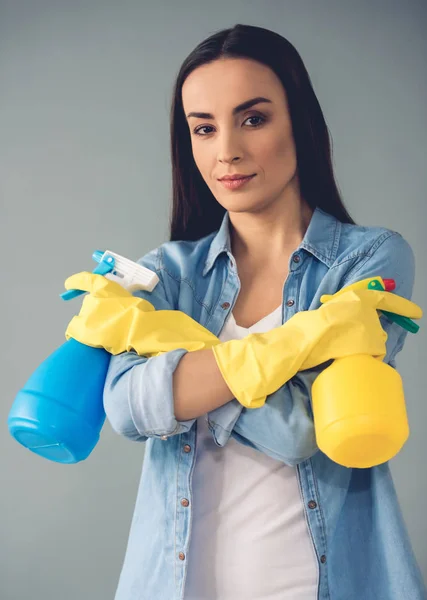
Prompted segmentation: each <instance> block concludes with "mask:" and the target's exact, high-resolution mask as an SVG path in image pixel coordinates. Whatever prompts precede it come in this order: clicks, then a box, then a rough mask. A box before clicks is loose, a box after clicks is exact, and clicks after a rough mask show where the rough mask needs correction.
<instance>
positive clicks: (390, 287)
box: [383, 279, 396, 292]
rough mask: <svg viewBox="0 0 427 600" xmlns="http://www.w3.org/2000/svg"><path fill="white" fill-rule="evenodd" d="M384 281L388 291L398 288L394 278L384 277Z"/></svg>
mask: <svg viewBox="0 0 427 600" xmlns="http://www.w3.org/2000/svg"><path fill="white" fill-rule="evenodd" d="M383 281H384V286H385V289H386V292H392V291H393V290H395V289H396V282H395V280H394V279H383Z"/></svg>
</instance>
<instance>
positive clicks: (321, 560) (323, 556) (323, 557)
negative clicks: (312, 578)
mask: <svg viewBox="0 0 427 600" xmlns="http://www.w3.org/2000/svg"><path fill="white" fill-rule="evenodd" d="M320 562H321V563H323V564H325V562H326V555H325V554H322V556H321V557H320Z"/></svg>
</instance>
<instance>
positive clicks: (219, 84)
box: [182, 58, 298, 212]
mask: <svg viewBox="0 0 427 600" xmlns="http://www.w3.org/2000/svg"><path fill="white" fill-rule="evenodd" d="M257 98H258V99H260V98H263V99H264V100H263V101H261V100H259V101H257V102H254V103H253V104H252V102H251V106H246V107H243V108H239V105H242V104H243V103H247V102H248V101H252V100H254V99H257ZM182 101H183V105H184V112H185V115H186V117H187V122H188V126H189V130H190V136H191V144H192V150H193V156H194V160H195V162H196V165H197V167H198V169H199V171H200V173H201V175H202V177H203V179H204V181H205V182H206V184H207V185H208V187H209V188H210V190H211V192H212V194H213V195H214V197H215V198H216V199H217V201H218V202H219V203H220V204H221V205H222V206H223V207H224V208H225V209H226V210H229V211H234V212H239V211H255V212H256V211H257V210H259V209H262V208H265V207H266V206H268V205H271V204H272V203H276V202H280V201H281V200H282V199H283V197H284V194H285V191H286V190H287V189H289V187H290V186H291V187H292V186H296V189H298V177H297V175H296V168H297V161H296V153H295V144H294V139H293V134H292V123H291V119H290V116H289V112H288V106H287V100H286V94H285V91H284V89H283V86H282V84H281V82H280V80H279V79H278V78H277V76H276V75H275V73H274V72H273V71H272V70H271V69H269V68H268V67H266V66H264V65H262V64H261V63H258V62H256V61H253V60H249V59H229V58H228V59H220V60H216V61H215V62H213V63H210V64H207V65H203V66H201V67H198V68H197V69H195V70H194V71H193V72H192V73H191V74H190V75H189V76H188V77H187V79H186V80H185V82H184V85H183V88H182ZM194 113H195V114H194ZM201 113H205V114H201ZM234 174H242V175H254V177H252V179H249V180H247V182H246V183H245V184H244V185H241V186H240V187H234V188H230V186H228V187H227V186H225V185H224V184H223V183H221V181H219V179H220V178H221V177H224V175H234Z"/></svg>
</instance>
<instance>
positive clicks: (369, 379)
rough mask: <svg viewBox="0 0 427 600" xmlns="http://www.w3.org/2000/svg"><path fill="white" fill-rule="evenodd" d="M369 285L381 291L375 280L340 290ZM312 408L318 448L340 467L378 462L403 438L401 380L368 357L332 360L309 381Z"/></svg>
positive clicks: (395, 449) (405, 425) (405, 422)
mask: <svg viewBox="0 0 427 600" xmlns="http://www.w3.org/2000/svg"><path fill="white" fill-rule="evenodd" d="M375 281H376V282H377V285H378V282H379V284H380V285H381V286H382V289H384V283H383V280H382V279H381V278H380V277H377V278H372V279H369V280H364V281H362V282H358V283H356V284H353V286H349V287H347V288H346V289H347V290H348V289H350V288H351V287H361V286H365V287H366V286H367V283H369V284H370V285H369V287H374V288H375ZM372 284H373V285H372ZM377 289H378V287H377ZM416 327H417V326H416ZM312 407H313V417H314V426H315V433H316V440H317V445H318V447H319V449H320V450H321V451H322V452H324V453H325V454H326V455H327V456H328V457H329V458H330V459H331V460H333V461H334V462H336V463H338V464H340V465H343V466H345V467H353V468H368V467H372V466H375V465H379V464H381V463H384V462H386V461H388V460H390V459H391V458H393V457H394V456H395V455H396V454H397V453H398V452H399V451H400V450H401V448H402V446H403V445H404V444H405V442H406V440H407V439H408V437H409V424H408V417H407V412H406V404H405V396H404V391H403V382H402V378H401V376H400V375H399V373H398V372H397V371H396V370H395V369H394V368H393V367H391V366H390V365H388V364H386V363H384V362H383V361H381V360H379V359H377V358H374V357H372V356H370V355H362V354H359V355H354V356H347V357H345V358H339V359H336V360H334V362H333V363H332V364H331V365H330V366H329V367H327V368H326V369H325V370H324V371H323V372H322V373H320V375H319V376H318V377H317V378H316V380H315V381H314V383H313V386H312Z"/></svg>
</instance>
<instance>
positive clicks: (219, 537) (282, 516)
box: [184, 306, 318, 600]
mask: <svg viewBox="0 0 427 600" xmlns="http://www.w3.org/2000/svg"><path fill="white" fill-rule="evenodd" d="M281 324H282V321H281V306H279V307H278V308H277V309H276V310H275V311H273V312H272V313H271V314H269V315H267V316H266V317H264V318H263V319H261V320H260V321H258V323H255V324H254V325H252V327H249V328H244V327H240V326H239V325H237V324H236V321H235V319H234V316H233V315H232V314H230V315H229V317H228V319H227V321H226V322H225V324H224V327H223V329H222V332H221V334H220V336H219V339H220V340H221V341H227V340H230V339H237V338H239V339H241V338H243V337H245V336H247V335H248V334H249V333H254V332H258V333H263V332H266V331H269V330H270V329H272V328H273V327H278V326H280V325H281ZM253 410H257V409H253ZM195 451H196V460H195V466H194V471H193V476H192V502H193V507H192V508H193V513H192V523H191V530H190V531H191V533H190V548H189V552H188V561H187V568H188V572H187V578H186V583H185V594H184V598H185V600H315V599H316V598H317V591H318V562H317V558H316V555H315V551H314V546H313V543H312V540H311V537H310V533H309V530H308V525H307V521H306V518H305V514H304V507H303V503H302V497H301V491H300V488H299V484H298V479H297V473H296V469H295V468H294V467H290V466H288V465H285V464H284V463H282V462H281V461H279V460H276V459H273V458H271V457H269V456H267V455H266V454H264V453H262V452H259V451H258V450H255V449H253V448H250V447H248V446H244V445H243V444H240V443H239V442H237V441H236V440H235V439H234V438H233V437H230V439H229V441H228V442H227V444H226V445H225V446H224V447H223V448H221V447H219V446H217V445H216V444H215V442H214V440H213V438H212V434H211V433H210V431H209V429H208V425H207V421H206V415H203V416H201V417H199V418H198V419H197V435H196V450H195Z"/></svg>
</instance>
